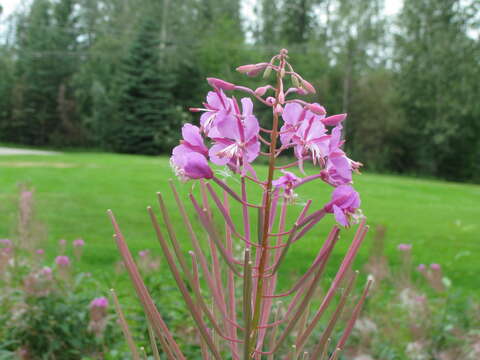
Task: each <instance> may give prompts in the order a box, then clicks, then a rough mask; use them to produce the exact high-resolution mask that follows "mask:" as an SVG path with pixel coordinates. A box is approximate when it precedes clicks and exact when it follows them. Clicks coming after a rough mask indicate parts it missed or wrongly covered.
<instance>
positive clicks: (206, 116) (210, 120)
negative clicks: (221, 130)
mask: <svg viewBox="0 0 480 360" xmlns="http://www.w3.org/2000/svg"><path fill="white" fill-rule="evenodd" d="M203 106H204V107H205V108H203V109H202V108H191V109H190V110H191V111H204V113H203V114H202V116H200V125H201V127H202V130H203V131H204V132H205V134H207V135H208V134H209V133H210V130H212V129H214V128H215V126H216V125H217V123H219V122H222V121H223V120H225V119H231V120H233V119H232V113H233V103H232V99H230V98H228V97H227V96H225V94H224V93H223V91H222V90H216V91H210V92H209V93H208V94H207V102H206V103H203Z"/></svg>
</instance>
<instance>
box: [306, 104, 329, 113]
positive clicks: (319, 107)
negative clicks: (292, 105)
mask: <svg viewBox="0 0 480 360" xmlns="http://www.w3.org/2000/svg"><path fill="white" fill-rule="evenodd" d="M307 108H308V110H310V111H311V112H313V113H315V114H317V115H325V114H326V113H327V112H326V111H325V108H324V107H323V106H322V105H320V104H317V103H313V104H308V105H307Z"/></svg>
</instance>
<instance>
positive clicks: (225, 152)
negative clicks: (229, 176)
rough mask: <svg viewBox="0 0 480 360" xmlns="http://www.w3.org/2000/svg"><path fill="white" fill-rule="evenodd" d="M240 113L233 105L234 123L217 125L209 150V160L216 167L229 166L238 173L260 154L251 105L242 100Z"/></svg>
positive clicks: (257, 130)
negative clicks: (212, 143)
mask: <svg viewBox="0 0 480 360" xmlns="http://www.w3.org/2000/svg"><path fill="white" fill-rule="evenodd" d="M241 102H242V113H241V114H240V111H239V109H238V106H237V104H236V103H235V105H236V106H235V113H236V114H235V115H236V116H235V121H233V122H232V121H222V122H220V123H219V124H218V125H217V129H216V130H217V134H216V136H215V137H213V141H214V142H215V144H214V145H213V146H212V147H211V148H210V151H209V155H210V160H211V161H212V162H213V163H215V164H217V165H226V164H228V165H229V166H231V167H232V168H233V169H234V170H235V171H239V169H240V167H241V166H246V165H247V164H249V163H251V162H252V161H254V160H255V159H256V158H257V156H258V154H259V152H260V142H259V141H258V132H259V131H260V127H259V125H258V120H257V118H256V117H255V115H253V113H252V111H253V103H252V100H250V99H249V98H243V99H242V100H241Z"/></svg>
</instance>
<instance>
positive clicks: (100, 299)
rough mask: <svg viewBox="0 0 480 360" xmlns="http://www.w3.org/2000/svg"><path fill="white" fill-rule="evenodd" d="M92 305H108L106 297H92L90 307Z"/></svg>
mask: <svg viewBox="0 0 480 360" xmlns="http://www.w3.org/2000/svg"><path fill="white" fill-rule="evenodd" d="M94 307H98V308H104V309H105V308H107V307H108V299H107V298H106V297H104V296H102V297H98V298H95V299H93V300H92V301H91V302H90V308H94Z"/></svg>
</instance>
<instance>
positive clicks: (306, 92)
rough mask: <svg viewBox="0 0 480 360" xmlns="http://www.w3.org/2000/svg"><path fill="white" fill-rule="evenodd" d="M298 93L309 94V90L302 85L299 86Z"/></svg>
mask: <svg viewBox="0 0 480 360" xmlns="http://www.w3.org/2000/svg"><path fill="white" fill-rule="evenodd" d="M297 94H298V95H307V94H308V91H307V90H305V89H304V88H302V87H298V88H297Z"/></svg>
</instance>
